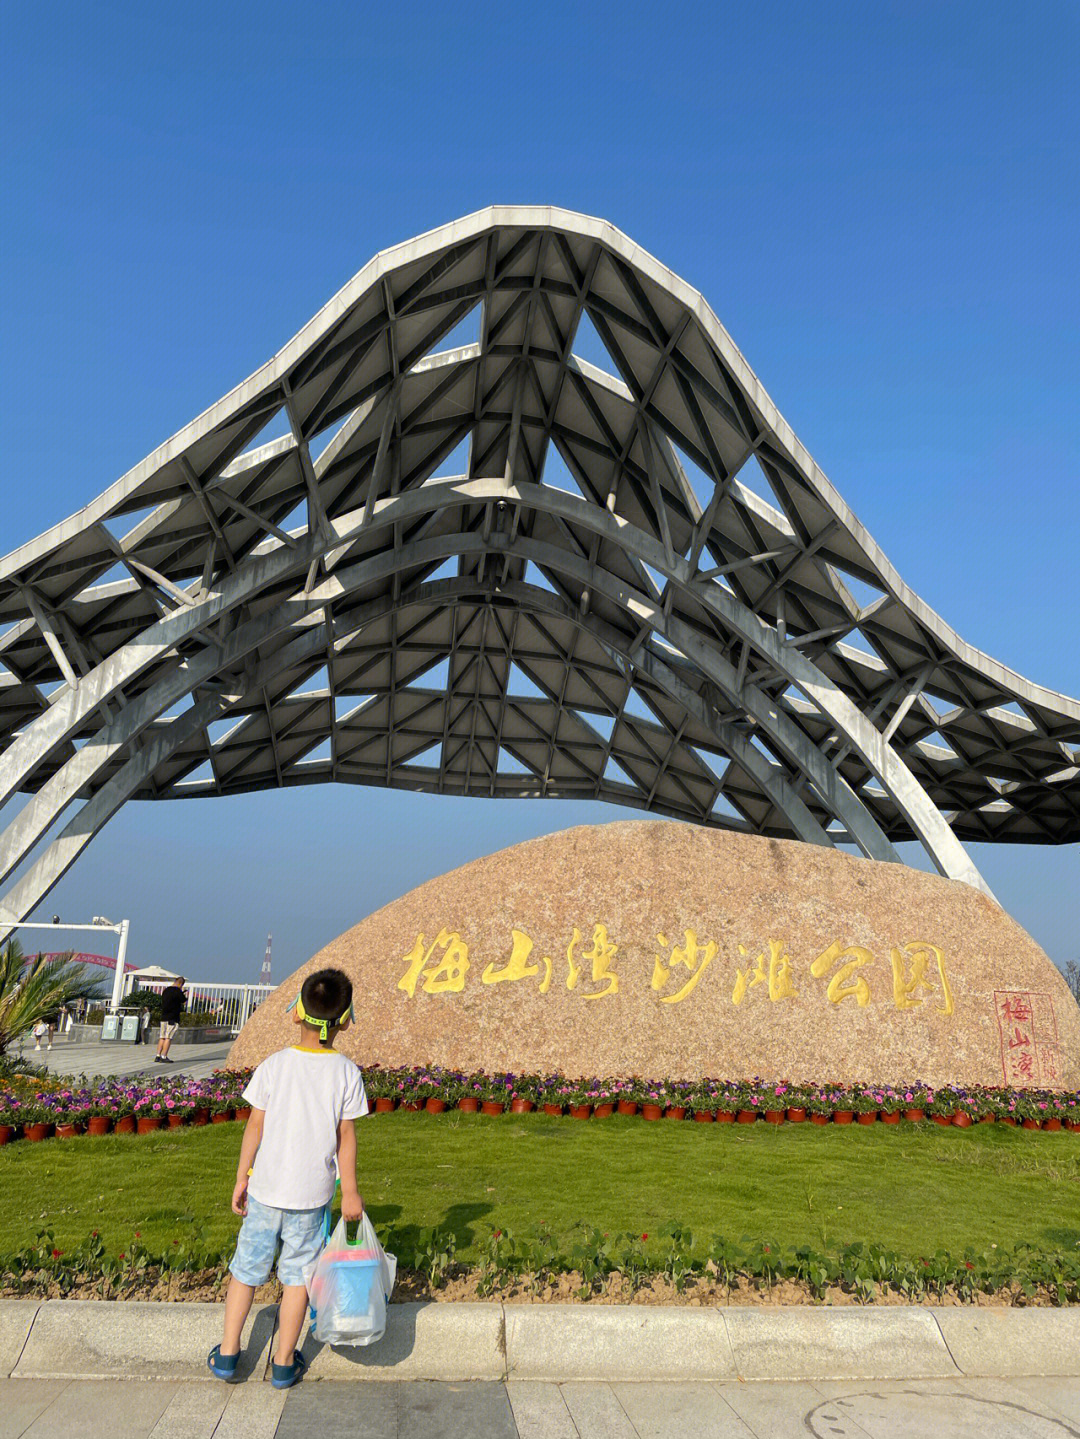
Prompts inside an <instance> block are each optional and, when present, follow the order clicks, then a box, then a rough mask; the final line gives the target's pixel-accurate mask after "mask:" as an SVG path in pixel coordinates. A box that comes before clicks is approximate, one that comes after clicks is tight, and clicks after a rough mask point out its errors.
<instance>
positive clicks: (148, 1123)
mask: <svg viewBox="0 0 1080 1439" xmlns="http://www.w3.org/2000/svg"><path fill="white" fill-rule="evenodd" d="M214 1119H215V1120H216V1119H217V1115H216V1114H215V1115H214ZM160 1128H161V1115H160V1114H140V1115H139V1122H138V1124H137V1125H136V1131H137V1132H138V1133H139V1134H152V1133H153V1132H154V1130H155V1129H160Z"/></svg>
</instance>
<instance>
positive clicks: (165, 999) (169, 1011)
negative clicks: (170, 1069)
mask: <svg viewBox="0 0 1080 1439" xmlns="http://www.w3.org/2000/svg"><path fill="white" fill-rule="evenodd" d="M186 1003H187V996H186V995H185V994H184V976H183V975H182V974H178V975H177V976H176V978H175V979H174V980H173V982H172V984H170V985H169V986H168V988H167V989H165V990H164V991H163V993H162V996H161V1028H160V1029H159V1031H158V1047H157V1054H155V1055H154V1063H155V1064H172V1060H171V1059H170V1058H169V1046H170V1045H171V1044H172V1042H173V1036H174V1035H175V1034H176V1031H177V1030H178V1029H179V1027H180V1016H181V1014H183V1012H184V1005H185V1004H186Z"/></svg>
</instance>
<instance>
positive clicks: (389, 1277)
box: [308, 1211, 397, 1345]
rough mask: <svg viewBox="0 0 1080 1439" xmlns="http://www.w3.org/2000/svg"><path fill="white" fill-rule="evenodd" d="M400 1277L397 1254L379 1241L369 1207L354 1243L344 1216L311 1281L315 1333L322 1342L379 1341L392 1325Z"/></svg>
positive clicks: (348, 1343) (365, 1342)
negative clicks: (391, 1305)
mask: <svg viewBox="0 0 1080 1439" xmlns="http://www.w3.org/2000/svg"><path fill="white" fill-rule="evenodd" d="M396 1278H397V1259H396V1258H395V1256H394V1255H393V1254H387V1253H386V1251H385V1250H384V1249H383V1247H382V1245H381V1244H380V1243H379V1239H378V1235H377V1234H376V1233H375V1229H374V1227H373V1226H372V1223H371V1220H370V1219H369V1218H368V1217H367V1212H366V1211H365V1213H364V1217H363V1218H362V1219H361V1221H360V1227H359V1229H358V1230H357V1234H356V1239H355V1241H354V1242H353V1243H351V1244H350V1243H349V1237H348V1228H347V1226H346V1224H345V1221H344V1219H340V1220H338V1225H337V1228H336V1229H335V1230H334V1232H333V1234H331V1236H330V1239H329V1241H328V1242H327V1245H326V1248H325V1249H324V1250H323V1252H322V1253H321V1254H320V1255H319V1259H318V1263H317V1264H316V1265H315V1270H314V1273H313V1274H312V1276H311V1281H310V1283H309V1284H308V1295H309V1298H310V1300H311V1308H312V1312H313V1314H314V1317H315V1327H314V1329H313V1331H312V1332H313V1333H314V1335H315V1338H316V1339H317V1340H318V1341H319V1342H320V1343H321V1344H346V1345H354V1344H356V1345H362V1344H363V1345H366V1344H375V1343H377V1341H378V1340H380V1339H381V1338H382V1337H383V1334H384V1333H385V1331H386V1305H387V1303H388V1301H389V1299H390V1295H391V1293H392V1292H393V1289H394V1280H395V1279H396Z"/></svg>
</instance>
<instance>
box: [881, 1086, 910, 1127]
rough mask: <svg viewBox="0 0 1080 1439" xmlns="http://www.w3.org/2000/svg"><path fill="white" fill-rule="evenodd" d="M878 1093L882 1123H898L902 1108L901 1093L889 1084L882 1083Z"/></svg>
mask: <svg viewBox="0 0 1080 1439" xmlns="http://www.w3.org/2000/svg"><path fill="white" fill-rule="evenodd" d="M880 1095H881V1105H880V1108H881V1122H882V1124H899V1123H900V1115H901V1112H902V1111H903V1108H904V1100H903V1097H902V1095H901V1094H900V1093H899V1092H898V1091H897V1090H895V1089H894V1088H893V1087H892V1085H891V1084H883V1085H882V1086H881V1088H880Z"/></svg>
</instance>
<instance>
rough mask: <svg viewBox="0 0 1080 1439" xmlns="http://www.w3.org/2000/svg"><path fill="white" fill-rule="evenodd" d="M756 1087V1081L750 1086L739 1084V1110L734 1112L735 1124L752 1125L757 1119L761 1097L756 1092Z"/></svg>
mask: <svg viewBox="0 0 1080 1439" xmlns="http://www.w3.org/2000/svg"><path fill="white" fill-rule="evenodd" d="M756 1085H757V1080H755V1081H754V1083H753V1084H752V1085H751V1084H741V1085H740V1086H739V1108H738V1109H737V1110H736V1111H735V1122H736V1123H737V1124H753V1123H754V1121H755V1120H756V1119H757V1112H758V1106H759V1105H760V1103H761V1096H760V1095H759V1094H758V1092H757V1088H756Z"/></svg>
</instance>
